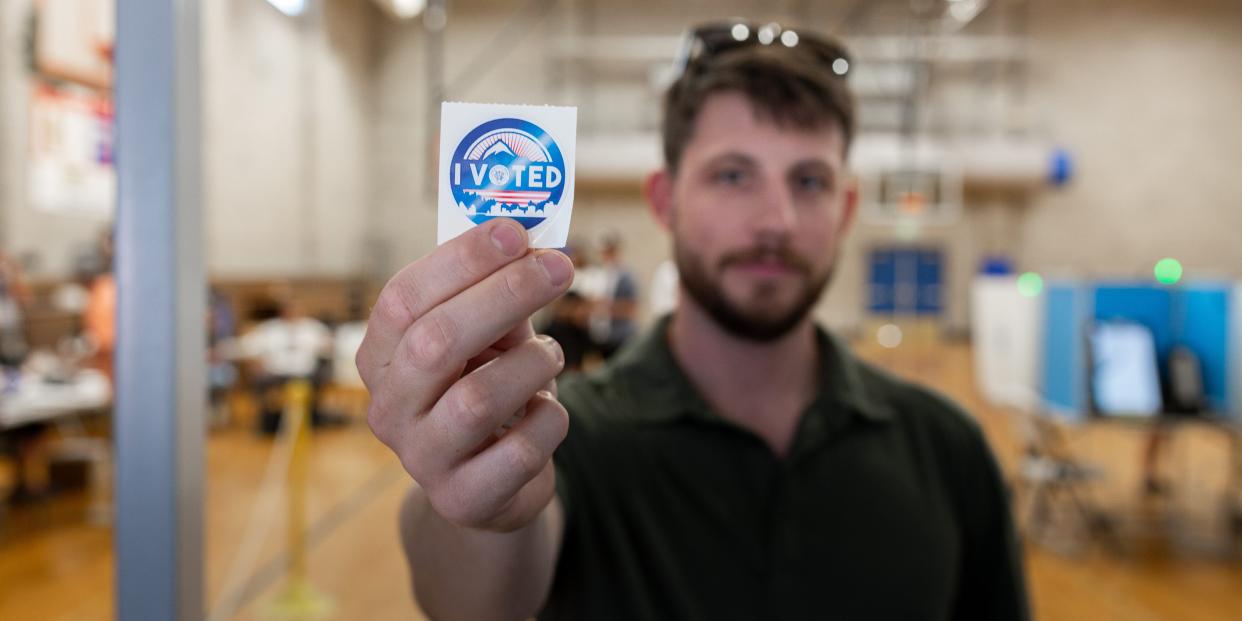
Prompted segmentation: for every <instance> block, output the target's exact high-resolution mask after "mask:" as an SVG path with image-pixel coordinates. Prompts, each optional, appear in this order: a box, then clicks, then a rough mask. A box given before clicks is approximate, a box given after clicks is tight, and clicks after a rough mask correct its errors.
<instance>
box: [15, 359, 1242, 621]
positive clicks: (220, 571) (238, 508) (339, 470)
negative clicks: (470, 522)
mask: <svg viewBox="0 0 1242 621" xmlns="http://www.w3.org/2000/svg"><path fill="white" fill-rule="evenodd" d="M860 351H861V353H862V354H863V355H864V356H865V357H868V358H871V359H873V360H876V361H877V362H879V363H881V364H883V365H885V366H887V367H889V368H891V369H893V370H894V371H895V372H897V373H898V374H902V375H906V376H910V377H915V378H919V379H921V380H922V381H925V382H927V383H930V384H932V385H934V386H936V387H937V388H939V389H940V390H941V391H943V392H945V393H947V394H949V395H950V396H952V397H954V398H956V399H957V400H959V401H960V402H961V403H963V404H964V405H966V406H967V407H968V408H969V409H970V410H971V411H972V412H974V413H975V414H976V415H977V416H978V417H979V419H980V421H981V423H982V424H983V426H984V428H985V430H986V431H987V433H988V436H989V438H990V440H991V441H992V443H993V446H994V447H995V449H996V452H997V454H998V456H999V457H1000V459H1001V461H1002V463H1003V464H1004V465H1006V466H1007V467H1012V465H1013V464H1014V463H1015V462H1016V459H1017V457H1018V455H1017V449H1016V444H1015V442H1014V441H1013V439H1012V438H1013V436H1012V434H1011V432H1010V429H1009V423H1008V419H1007V418H1006V415H1005V414H1004V413H1003V412H1000V411H997V410H993V409H990V408H987V407H985V406H984V405H983V404H982V403H981V402H980V399H979V398H978V395H977V394H976V393H975V391H974V388H973V385H972V383H971V366H970V365H971V361H970V352H969V349H968V348H967V347H966V346H962V345H944V344H934V345H933V344H927V345H922V346H920V345H917V344H912V345H908V346H903V348H900V349H897V350H881V349H878V348H871V347H869V346H865V345H864V346H862V347H860ZM1144 438H1145V430H1144V429H1142V428H1139V427H1133V426H1130V427H1126V426H1117V425H1112V426H1099V427H1093V428H1090V429H1084V430H1080V431H1079V432H1078V433H1076V435H1075V437H1074V442H1075V446H1076V448H1078V449H1079V450H1081V452H1082V453H1083V454H1086V455H1088V456H1089V457H1090V458H1092V459H1093V460H1096V461H1098V462H1100V463H1101V465H1102V467H1103V468H1104V469H1105V470H1106V471H1107V472H1108V478H1107V479H1106V481H1105V483H1104V484H1103V485H1101V486H1100V487H1101V489H1100V490H1099V492H1100V494H1099V498H1100V500H1101V502H1102V503H1103V504H1104V506H1106V507H1109V508H1111V509H1113V510H1115V511H1118V512H1119V513H1120V514H1123V515H1130V514H1133V515H1138V516H1140V517H1141V518H1143V519H1139V520H1135V522H1137V523H1140V525H1139V526H1133V525H1126V526H1125V528H1124V529H1123V532H1125V533H1126V537H1127V540H1128V541H1138V542H1140V543H1139V544H1133V543H1128V544H1126V546H1125V547H1124V549H1120V550H1110V549H1105V547H1103V546H1084V547H1082V548H1080V549H1078V550H1076V551H1071V552H1068V553H1066V552H1056V553H1054V552H1050V551H1046V550H1044V549H1042V548H1039V547H1035V546H1028V551H1027V568H1028V580H1029V583H1030V588H1031V592H1032V598H1033V601H1034V607H1035V612H1036V615H1037V618H1038V619H1045V620H1071V619H1072V620H1077V619H1089V620H1092V621H1096V620H1111V619H1116V620H1127V621H1131V620H1132V621H1148V620H1157V619H1160V620H1163V619H1169V620H1178V621H1182V620H1185V621H1199V620H1202V621H1237V620H1239V619H1242V562H1240V561H1239V560H1238V557H1236V556H1233V557H1226V556H1222V555H1221V554H1219V553H1218V552H1215V551H1213V550H1215V548H1213V546H1211V545H1208V544H1210V543H1211V542H1213V541H1214V540H1213V537H1215V536H1216V534H1217V533H1218V531H1219V526H1220V525H1219V524H1217V523H1214V522H1213V521H1212V515H1213V511H1211V507H1212V506H1213V505H1212V498H1214V496H1213V495H1214V494H1215V493H1216V491H1217V490H1218V489H1219V487H1220V486H1221V485H1222V484H1223V483H1222V482H1223V474H1222V473H1223V472H1224V467H1225V466H1224V464H1225V459H1226V446H1227V445H1226V443H1225V442H1224V441H1223V440H1222V439H1221V438H1219V437H1217V435H1215V434H1213V433H1212V432H1211V431H1210V430H1201V429H1188V430H1185V431H1184V432H1181V431H1179V432H1178V433H1177V437H1176V438H1175V439H1174V441H1173V443H1172V444H1171V446H1170V450H1169V455H1168V459H1167V462H1168V469H1167V472H1168V474H1169V476H1170V477H1171V478H1172V480H1174V481H1177V482H1178V486H1177V489H1178V490H1179V492H1178V493H1177V494H1175V495H1174V497H1173V499H1172V500H1170V501H1169V502H1168V503H1166V505H1167V506H1164V507H1162V508H1161V509H1159V510H1158V511H1157V510H1152V509H1150V508H1148V507H1145V506H1144V505H1143V504H1142V501H1141V500H1140V496H1139V495H1138V494H1137V492H1136V490H1137V489H1138V471H1137V464H1138V459H1139V457H1140V451H1141V449H1142V446H1143V441H1144ZM313 447H314V448H313V460H312V464H311V467H310V468H311V470H310V471H311V475H310V480H311V485H310V490H309V499H308V503H309V520H310V522H311V526H312V529H311V531H312V532H311V541H312V546H311V551H310V554H309V566H310V578H311V582H312V583H313V584H314V585H315V586H316V587H317V588H318V589H319V590H321V591H323V592H324V593H327V594H329V595H330V596H331V597H332V599H333V602H334V610H335V611H334V614H333V615H332V616H331V618H334V619H347V620H356V619H368V620H369V619H420V618H422V617H421V615H420V614H419V613H418V611H417V608H416V606H415V605H414V603H413V601H412V600H411V597H410V595H409V590H408V588H407V585H408V576H407V574H406V570H405V567H404V565H403V562H402V560H401V553H400V551H399V549H398V545H397V536H396V530H395V528H396V525H395V515H396V511H397V506H398V504H399V503H400V500H401V497H402V495H403V494H404V492H405V490H406V489H407V485H408V482H407V479H406V477H405V475H404V473H403V472H402V471H401V469H400V466H399V465H398V464H397V463H396V461H395V459H394V458H392V457H391V456H390V455H389V453H388V452H387V451H386V450H385V449H384V448H383V447H382V446H380V445H379V444H378V443H377V442H376V441H374V440H373V439H372V438H371V436H370V434H369V433H368V432H367V430H366V428H365V426H364V425H356V426H352V427H347V428H343V429H335V430H328V431H324V432H321V433H318V434H317V435H316V437H315V438H314V440H313ZM271 449H272V442H271V441H270V440H267V439H263V438H259V437H255V436H254V435H252V434H251V433H249V432H247V431H241V430H233V431H224V432H215V433H213V435H212V436H211V439H210V441H209V445H208V451H207V459H208V464H207V466H208V467H207V471H208V480H207V495H206V498H205V510H206V515H205V526H206V546H205V569H204V577H205V580H206V583H207V586H208V601H209V602H212V603H214V602H217V601H219V600H220V598H221V592H222V590H223V588H224V585H225V583H226V582H227V581H228V580H229V577H228V573H229V571H230V564H231V563H232V562H233V559H234V557H235V555H236V553H237V551H238V547H239V544H240V541H241V539H242V537H243V533H244V532H245V531H246V529H247V525H248V523H250V521H251V511H252V510H253V508H254V505H255V502H256V500H259V499H260V496H259V491H260V487H261V485H262V479H263V473H264V468H265V464H266V462H267V459H268V456H269V454H270V453H271ZM282 499H283V495H281V494H276V497H275V498H274V499H271V500H268V501H267V503H268V504H269V505H271V507H270V508H265V509H266V510H264V511H262V514H261V518H260V522H261V523H267V524H269V525H270V526H271V528H270V532H268V533H267V534H266V535H265V536H264V537H262V538H261V539H260V541H261V542H262V545H261V546H260V552H259V554H258V555H257V556H256V560H255V564H254V571H253V572H251V574H253V577H252V578H250V579H249V580H248V581H244V582H245V583H246V586H247V588H246V589H245V595H244V597H242V598H241V600H242V601H241V604H242V605H241V606H240V607H239V609H238V612H237V614H235V615H233V617H232V618H235V619H245V620H251V619H253V620H256V621H258V620H261V619H266V618H270V616H268V615H265V614H264V607H265V605H267V604H268V602H270V601H271V599H272V598H273V597H274V595H275V594H276V593H277V591H278V590H279V589H280V587H281V585H282V581H281V562H280V560H281V557H280V553H281V547H282V544H283V542H284V536H283V531H282V528H281V522H280V520H281V519H282V518H281V511H280V510H279V508H280V507H281V504H280V503H281V502H283V500H282ZM273 500H274V502H273ZM84 513H85V500H84V499H83V498H80V497H74V496H67V497H61V498H56V499H53V500H50V501H44V502H41V503H39V504H36V505H24V506H22V507H19V508H18V509H16V510H14V511H12V512H10V513H9V515H8V516H7V518H6V519H5V521H4V523H3V530H2V532H0V619H3V620H4V621H28V620H29V621H61V620H64V621H69V620H73V621H92V620H106V619H111V618H113V599H112V579H113V569H112V565H111V561H112V554H111V546H112V538H111V534H110V531H109V529H107V528H106V527H99V526H91V525H88V524H85V523H84ZM1169 515H1173V516H1175V517H1176V521H1175V522H1170V519H1166V518H1168V516H1169ZM1169 523H1176V524H1177V528H1178V529H1179V532H1180V531H1185V532H1187V533H1191V535H1194V534H1195V533H1198V534H1199V535H1194V536H1191V535H1188V536H1187V537H1188V538H1190V539H1194V537H1196V536H1200V535H1201V538H1202V540H1203V541H1204V542H1207V543H1205V544H1204V545H1203V546H1202V548H1203V550H1202V551H1199V552H1196V550H1197V549H1198V548H1196V547H1195V546H1196V545H1197V544H1195V543H1194V541H1192V542H1191V543H1190V544H1187V545H1182V544H1176V545H1175V544H1174V543H1169V542H1168V541H1166V540H1167V539H1168V537H1166V536H1165V534H1166V533H1165V527H1167V526H1168V524H1169ZM1141 524H1146V525H1145V526H1143V525H1141Z"/></svg>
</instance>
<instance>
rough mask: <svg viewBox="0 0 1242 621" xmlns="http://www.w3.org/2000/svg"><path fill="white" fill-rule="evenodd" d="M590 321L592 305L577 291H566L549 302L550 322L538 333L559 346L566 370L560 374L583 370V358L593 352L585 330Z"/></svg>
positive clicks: (588, 335) (592, 343)
mask: <svg viewBox="0 0 1242 621" xmlns="http://www.w3.org/2000/svg"><path fill="white" fill-rule="evenodd" d="M590 320H591V304H590V302H588V301H587V299H586V298H584V297H582V295H581V294H579V293H578V292H577V291H572V290H570V291H566V292H565V295H562V296H561V297H560V298H559V299H557V301H556V302H553V303H552V317H551V320H550V321H548V323H547V324H546V325H545V326H544V327H543V329H542V330H540V332H542V333H543V334H546V335H548V336H550V337H552V338H554V339H556V342H557V343H559V344H560V346H561V351H562V352H564V354H565V368H564V369H563V370H562V373H571V372H575V371H581V370H582V368H583V367H582V364H583V362H584V361H585V360H586V357H587V356H588V355H589V354H590V353H591V352H594V351H596V350H595V344H594V342H592V341H591V335H590V332H589V330H588V329H587V326H588V324H589V323H590Z"/></svg>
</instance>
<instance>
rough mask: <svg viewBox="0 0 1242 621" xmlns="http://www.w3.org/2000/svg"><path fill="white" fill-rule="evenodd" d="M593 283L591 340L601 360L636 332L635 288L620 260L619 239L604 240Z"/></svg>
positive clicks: (632, 277) (636, 300)
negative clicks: (601, 357)
mask: <svg viewBox="0 0 1242 621" xmlns="http://www.w3.org/2000/svg"><path fill="white" fill-rule="evenodd" d="M592 276H593V278H594V279H596V282H595V283H594V287H593V289H594V291H593V294H594V296H593V297H594V299H593V300H592V302H593V311H592V313H591V338H592V340H594V341H595V344H596V346H598V347H599V350H600V353H601V354H602V355H603V357H604V359H608V358H610V357H611V356H612V355H613V354H615V353H616V352H617V351H618V350H620V349H621V346H622V345H625V343H626V341H628V340H630V337H632V336H634V334H635V333H636V332H637V331H638V321H637V317H638V285H637V284H636V283H635V281H634V273H633V272H632V271H630V269H629V268H628V267H626V266H625V264H624V263H623V262H622V260H621V236H620V235H617V234H615V233H613V234H609V235H606V236H604V238H603V240H602V241H601V243H600V265H599V267H598V268H596V271H595V274H593V275H592Z"/></svg>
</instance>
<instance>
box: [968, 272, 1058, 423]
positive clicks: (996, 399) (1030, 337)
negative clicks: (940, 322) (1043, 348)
mask: <svg viewBox="0 0 1242 621" xmlns="http://www.w3.org/2000/svg"><path fill="white" fill-rule="evenodd" d="M1042 308H1043V295H1042V294H1040V295H1035V296H1031V297H1028V296H1025V295H1023V294H1022V293H1020V292H1019V291H1018V279H1017V277H1016V276H979V277H976V278H975V280H974V282H973V283H971V287H970V310H971V326H970V327H971V337H972V341H973V343H974V356H975V381H976V383H977V384H978V386H979V391H980V392H981V393H982V394H983V396H984V398H986V399H987V400H988V401H990V402H991V403H993V404H997V405H1013V406H1021V405H1023V403H1024V401H1025V400H1026V398H1027V396H1028V395H1030V394H1031V392H1032V391H1034V390H1036V389H1037V387H1038V386H1039V362H1040V344H1041V343H1042V342H1043V320H1042V313H1041V309H1042Z"/></svg>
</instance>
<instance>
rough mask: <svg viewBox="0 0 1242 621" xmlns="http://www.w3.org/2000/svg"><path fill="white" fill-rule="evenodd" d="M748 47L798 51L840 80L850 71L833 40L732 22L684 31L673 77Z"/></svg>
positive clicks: (770, 25) (843, 53)
mask: <svg viewBox="0 0 1242 621" xmlns="http://www.w3.org/2000/svg"><path fill="white" fill-rule="evenodd" d="M751 46H772V47H777V48H789V49H797V50H798V51H800V52H802V53H804V54H806V55H807V56H808V57H809V58H811V59H812V60H814V61H816V62H817V63H819V64H821V65H823V66H824V68H826V69H828V70H829V71H831V72H832V73H833V74H834V75H838V76H841V77H845V75H846V74H847V73H849V70H850V56H849V53H848V52H847V51H846V50H845V47H843V46H842V45H841V44H840V43H838V42H836V41H834V40H832V39H829V38H827V37H824V36H821V35H818V34H816V33H814V32H810V31H805V30H794V29H792V28H781V26H780V24H777V23H775V22H772V23H768V24H763V25H756V24H754V23H749V22H742V21H732V22H715V23H710V24H702V25H700V26H696V27H694V28H692V29H690V30H688V31H686V34H685V35H683V36H682V42H681V49H680V50H679V51H678V54H677V59H676V62H675V63H674V76H673V77H674V79H676V78H680V77H681V76H682V74H684V73H685V72H686V70H687V69H688V68H690V67H691V66H693V65H694V64H695V63H699V62H703V61H706V60H709V59H711V58H714V57H715V56H717V55H719V54H722V53H724V52H728V51H731V50H736V49H741V48H744V47H751Z"/></svg>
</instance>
